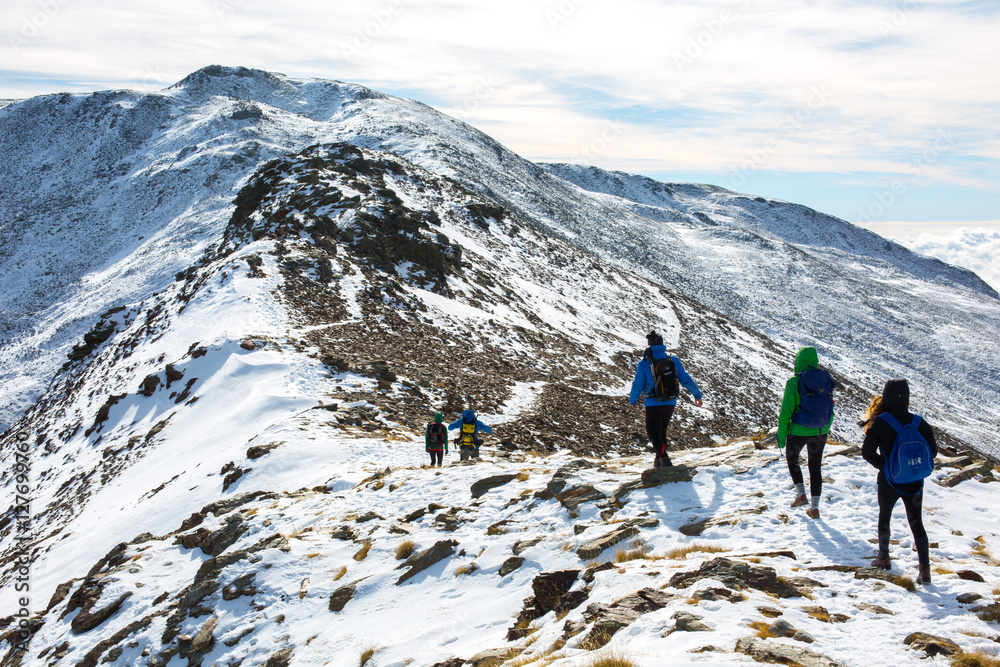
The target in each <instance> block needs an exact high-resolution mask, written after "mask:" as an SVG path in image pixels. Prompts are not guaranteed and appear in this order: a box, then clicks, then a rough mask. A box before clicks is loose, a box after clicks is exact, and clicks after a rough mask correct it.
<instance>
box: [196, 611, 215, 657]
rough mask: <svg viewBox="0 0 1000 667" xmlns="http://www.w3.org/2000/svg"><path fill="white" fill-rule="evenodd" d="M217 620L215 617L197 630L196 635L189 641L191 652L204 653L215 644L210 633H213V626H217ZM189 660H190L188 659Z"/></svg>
mask: <svg viewBox="0 0 1000 667" xmlns="http://www.w3.org/2000/svg"><path fill="white" fill-rule="evenodd" d="M218 623H219V619H218V618H217V617H215V616H212V617H211V618H209V619H208V620H207V621H205V623H204V624H203V625H202V626H201V629H200V630H198V634H196V635H195V636H194V638H193V639H192V640H191V650H192V651H193V652H195V653H205V652H207V651H208V650H209V649H211V648H212V646H213V645H214V644H215V637H213V636H212V633H213V632H215V626H216V625H218ZM189 660H190V658H189Z"/></svg>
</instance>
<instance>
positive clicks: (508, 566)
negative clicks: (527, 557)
mask: <svg viewBox="0 0 1000 667" xmlns="http://www.w3.org/2000/svg"><path fill="white" fill-rule="evenodd" d="M522 565H524V559H523V558H521V557H519V556H511V557H510V558H508V559H507V560H505V561H504V562H503V564H502V565H501V566H500V576H501V577H506V576H507V575H508V574H510V573H511V572H513V571H514V570H516V569H518V568H519V567H521V566H522Z"/></svg>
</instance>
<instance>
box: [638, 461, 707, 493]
mask: <svg viewBox="0 0 1000 667" xmlns="http://www.w3.org/2000/svg"><path fill="white" fill-rule="evenodd" d="M697 472H698V471H697V470H695V469H694V468H689V467H687V466H667V467H664V468H648V469H646V470H643V471H642V477H641V478H640V479H641V480H642V488H644V489H650V488H653V487H655V486H660V485H661V484H672V483H674V482H690V481H691V480H692V479H694V476H695V473H697Z"/></svg>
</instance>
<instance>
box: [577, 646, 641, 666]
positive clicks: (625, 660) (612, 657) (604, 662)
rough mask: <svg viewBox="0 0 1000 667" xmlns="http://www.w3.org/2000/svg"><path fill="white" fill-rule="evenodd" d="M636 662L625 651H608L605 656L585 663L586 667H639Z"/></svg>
mask: <svg viewBox="0 0 1000 667" xmlns="http://www.w3.org/2000/svg"><path fill="white" fill-rule="evenodd" d="M637 664H638V663H636V661H635V660H633V659H632V658H631V657H630V656H629V655H628V654H626V653H625V652H623V651H620V650H615V651H608V652H607V653H605V654H604V655H599V656H597V657H596V658H594V659H593V660H591V661H590V662H586V663H584V667H637Z"/></svg>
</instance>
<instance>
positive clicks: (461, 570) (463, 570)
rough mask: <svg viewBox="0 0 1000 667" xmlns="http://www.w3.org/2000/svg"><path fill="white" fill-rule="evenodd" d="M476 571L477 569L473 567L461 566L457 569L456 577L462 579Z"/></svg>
mask: <svg viewBox="0 0 1000 667" xmlns="http://www.w3.org/2000/svg"><path fill="white" fill-rule="evenodd" d="M475 571H476V568H474V567H472V566H471V565H460V566H458V567H456V568H455V576H456V577H460V576H462V575H463V574H471V573H472V572H475Z"/></svg>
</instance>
